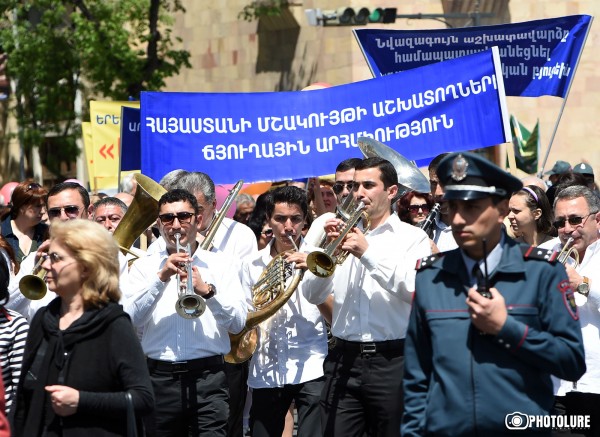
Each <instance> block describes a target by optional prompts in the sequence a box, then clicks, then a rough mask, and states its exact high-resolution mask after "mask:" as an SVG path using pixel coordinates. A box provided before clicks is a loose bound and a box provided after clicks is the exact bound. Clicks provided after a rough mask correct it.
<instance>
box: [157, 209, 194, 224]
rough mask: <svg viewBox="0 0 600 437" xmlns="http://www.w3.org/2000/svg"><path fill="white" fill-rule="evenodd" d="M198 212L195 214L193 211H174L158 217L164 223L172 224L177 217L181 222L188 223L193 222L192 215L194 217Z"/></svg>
mask: <svg viewBox="0 0 600 437" xmlns="http://www.w3.org/2000/svg"><path fill="white" fill-rule="evenodd" d="M195 215H196V214H194V213H193V212H185V211H183V212H178V213H177V214H173V213H170V212H169V213H166V214H160V215H159V216H158V218H159V219H160V222H161V223H162V224H163V225H166V226H168V225H172V224H173V222H174V221H175V219H177V220H179V223H180V224H182V225H187V224H188V223H191V222H192V217H194V216H195Z"/></svg>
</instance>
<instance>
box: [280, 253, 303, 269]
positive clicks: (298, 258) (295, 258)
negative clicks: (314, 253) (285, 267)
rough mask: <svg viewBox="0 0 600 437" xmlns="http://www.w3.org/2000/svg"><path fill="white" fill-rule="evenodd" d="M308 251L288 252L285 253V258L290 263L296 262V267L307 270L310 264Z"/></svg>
mask: <svg viewBox="0 0 600 437" xmlns="http://www.w3.org/2000/svg"><path fill="white" fill-rule="evenodd" d="M307 257H308V254H307V253H303V252H288V253H286V255H285V260H286V261H287V262H290V263H295V264H294V268H296V269H302V270H306V269H308V265H307V264H306V258H307Z"/></svg>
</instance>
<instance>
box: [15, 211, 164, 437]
mask: <svg viewBox="0 0 600 437" xmlns="http://www.w3.org/2000/svg"><path fill="white" fill-rule="evenodd" d="M118 252H119V248H118V246H117V244H116V243H115V241H114V240H113V238H112V235H111V234H109V233H108V231H106V230H105V229H104V228H102V226H100V225H99V224H97V223H94V222H92V221H88V220H70V221H65V222H61V221H58V220H55V221H54V222H53V223H52V227H51V229H50V247H49V250H48V253H47V254H46V255H45V260H44V262H43V264H42V266H43V267H44V268H45V269H46V270H47V271H48V274H47V275H46V283H47V284H48V287H49V288H50V289H52V290H54V291H55V292H56V294H57V295H58V297H57V298H56V299H54V300H53V301H52V302H51V303H50V304H49V305H48V306H47V307H44V308H42V309H40V310H39V311H38V312H37V313H36V315H35V317H34V319H33V321H32V323H31V327H30V330H29V336H28V337H27V343H26V346H25V355H24V358H23V369H22V374H21V380H20V382H19V389H18V392H17V401H16V410H15V419H14V435H15V436H27V437H29V436H32V437H36V436H69V435H90V436H124V435H127V415H126V412H127V395H126V393H129V394H130V395H131V399H132V403H133V408H134V410H135V412H136V415H137V418H138V419H140V420H141V416H142V415H144V414H149V413H150V412H151V411H152V408H153V404H154V397H153V392H152V386H151V382H150V378H149V374H148V369H147V367H146V362H145V357H144V354H143V352H142V348H141V346H140V343H139V341H138V339H137V337H136V334H135V332H134V330H133V327H132V325H131V322H130V320H129V317H128V316H127V314H126V313H125V312H124V311H123V309H122V307H121V306H120V305H119V304H118V301H119V297H120V294H121V293H120V291H119V261H118Z"/></svg>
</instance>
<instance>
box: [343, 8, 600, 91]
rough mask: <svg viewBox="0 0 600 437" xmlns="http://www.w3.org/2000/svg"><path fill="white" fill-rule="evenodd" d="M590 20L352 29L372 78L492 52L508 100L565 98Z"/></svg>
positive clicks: (580, 17) (572, 18) (576, 17)
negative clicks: (498, 63)
mask: <svg viewBox="0 0 600 437" xmlns="http://www.w3.org/2000/svg"><path fill="white" fill-rule="evenodd" d="M591 21H592V17H590V16H589V15H573V16H569V17H560V18H552V19H547V20H537V21H527V22H525V23H514V24H501V25H495V26H479V27H465V28H460V29H441V30H416V31H405V30H381V29H357V30H354V34H355V36H356V39H357V41H358V44H359V45H360V47H361V49H362V51H363V54H364V56H365V59H366V60H367V63H368V64H369V67H370V68H371V72H372V73H373V76H376V77H377V76H383V75H387V74H392V73H397V72H400V71H407V70H410V69H413V68H417V67H422V66H424V65H429V64H433V63H436V62H439V61H444V60H447V59H454V58H457V57H459V56H465V55H468V54H472V53H477V52H480V51H482V50H487V49H489V48H490V47H491V46H497V47H498V48H499V52H500V59H501V60H502V74H503V75H504V86H505V89H506V95H507V96H523V97H538V96H544V95H547V96H557V97H563V98H564V97H565V96H566V93H567V90H568V88H569V83H570V82H571V81H572V80H573V76H574V75H575V69H576V68H577V61H578V59H579V56H580V54H581V52H582V50H583V45H584V43H585V39H586V36H587V32H588V30H589V27H590V25H591Z"/></svg>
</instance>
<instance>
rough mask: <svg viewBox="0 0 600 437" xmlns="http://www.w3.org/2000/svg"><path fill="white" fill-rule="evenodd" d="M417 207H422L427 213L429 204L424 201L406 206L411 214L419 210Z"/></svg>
mask: <svg viewBox="0 0 600 437" xmlns="http://www.w3.org/2000/svg"><path fill="white" fill-rule="evenodd" d="M419 209H422V210H423V212H424V213H425V214H427V213H428V212H429V206H428V205H427V204H426V203H424V204H422V205H409V206H408V210H409V211H410V212H412V213H413V214H417V213H418V212H419Z"/></svg>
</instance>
